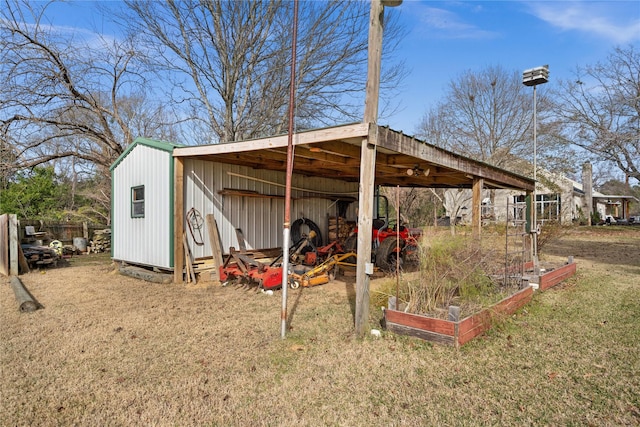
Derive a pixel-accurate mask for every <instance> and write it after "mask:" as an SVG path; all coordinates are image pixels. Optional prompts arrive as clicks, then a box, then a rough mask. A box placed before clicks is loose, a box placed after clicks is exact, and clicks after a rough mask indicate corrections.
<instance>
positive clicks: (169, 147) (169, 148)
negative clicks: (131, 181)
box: [109, 137, 183, 171]
mask: <svg viewBox="0 0 640 427" xmlns="http://www.w3.org/2000/svg"><path fill="white" fill-rule="evenodd" d="M137 145H145V146H147V147H152V148H156V149H158V150H162V151H166V152H168V153H170V154H171V153H172V152H173V149H174V148H176V147H183V145H181V144H174V143H173V142H166V141H159V140H156V139H149V138H142V137H139V138H136V139H135V140H134V141H133V142H132V143H131V144H130V145H129V146H128V147H127V148H126V150H124V151H123V152H122V154H120V155H119V156H118V158H117V159H116V160H115V161H114V162H113V164H112V165H111V166H110V167H109V170H110V171H113V170H114V169H115V168H116V167H118V165H119V164H120V163H122V160H124V158H125V157H127V155H129V153H130V152H131V150H133V149H134V148H135V147H136V146H137Z"/></svg>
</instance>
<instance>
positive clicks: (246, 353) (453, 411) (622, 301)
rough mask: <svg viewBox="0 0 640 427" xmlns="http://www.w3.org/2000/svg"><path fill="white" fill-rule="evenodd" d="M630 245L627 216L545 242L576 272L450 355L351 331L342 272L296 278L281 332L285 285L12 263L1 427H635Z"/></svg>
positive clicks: (639, 383)
mask: <svg viewBox="0 0 640 427" xmlns="http://www.w3.org/2000/svg"><path fill="white" fill-rule="evenodd" d="M603 228H607V229H608V230H604V231H603V230H602V229H603ZM620 228H622V227H620ZM556 248H557V249H556ZM603 248H613V250H614V251H620V250H624V251H626V252H625V253H624V254H621V253H619V252H614V253H612V254H611V255H610V256H609V255H606V254H604V255H603ZM638 248H640V229H635V228H631V227H628V228H626V229H624V230H621V231H619V230H616V229H614V227H602V228H597V229H596V228H591V229H589V231H586V229H577V230H575V231H572V232H570V233H569V234H567V235H566V236H563V238H562V239H560V240H559V241H558V242H557V243H549V246H547V247H545V251H548V252H547V253H543V254H541V255H542V256H543V257H548V258H550V259H552V258H554V257H565V258H566V256H567V255H575V256H576V261H577V263H578V274H577V275H576V276H574V277H573V278H571V279H570V280H568V281H567V282H565V283H564V284H562V285H560V286H559V287H557V288H554V289H552V290H549V291H547V292H544V293H537V294H536V295H535V298H534V300H533V302H532V303H531V304H530V305H529V306H527V307H526V308H525V309H524V310H521V311H520V312H519V313H518V314H516V315H514V316H511V317H509V318H508V319H505V321H504V322H503V323H501V324H499V325H497V327H496V328H495V329H493V330H492V331H490V332H489V333H488V334H487V335H486V336H484V337H482V338H480V339H476V340H474V341H473V342H471V343H470V344H467V345H465V346H464V347H462V348H461V349H460V350H455V349H453V348H450V347H443V346H438V345H432V344H429V343H426V342H424V341H420V340H416V339H412V338H407V337H401V336H395V335H393V334H390V333H383V336H382V338H380V339H373V338H371V337H366V338H365V339H363V340H358V339H356V338H355V337H354V336H353V287H352V285H349V284H342V283H332V284H330V285H328V286H319V287H315V288H302V289H298V290H296V291H290V292H289V296H290V298H289V308H290V310H292V311H293V312H292V313H291V314H290V320H291V330H290V331H289V333H288V336H287V339H285V340H281V339H280V338H279V332H280V329H279V328H280V304H281V300H280V293H276V294H275V295H274V296H267V295H264V294H256V293H255V292H254V291H253V290H245V289H242V288H235V287H225V288H222V287H209V288H205V287H186V286H183V285H159V284H152V283H146V282H142V281H138V280H135V279H131V278H128V277H123V276H120V275H117V274H113V273H112V272H111V268H110V265H109V264H108V262H105V261H104V260H103V261H96V262H84V261H83V262H82V263H80V262H79V263H77V264H75V265H74V263H73V262H72V263H71V266H70V267H65V268H58V269H52V270H47V271H46V273H44V274H41V273H31V274H28V275H24V276H22V277H21V279H22V281H23V283H24V284H25V285H26V286H27V288H28V289H29V290H30V291H31V292H32V293H33V294H34V295H35V296H36V298H38V300H39V302H40V303H42V304H43V305H44V307H45V308H44V309H42V310H38V311H36V312H34V313H28V314H27V313H19V312H18V310H17V303H16V302H15V299H14V297H13V294H12V291H11V288H10V286H8V280H6V279H2V282H1V285H0V374H1V375H0V390H1V392H0V393H1V394H2V396H1V399H0V413H1V414H2V416H1V417H0V425H3V426H5V425H6V426H13V425H105V426H107V425H117V426H121V425H127V426H129V425H145V426H147V425H156V426H174V425H180V426H191V425H193V426H196V425H198V426H201V425H210V426H218V425H220V426H223V425H224V426H231V425H239V426H246V425H252V426H253V425H255V426H287V425H296V426H298V425H301V426H305V425H306V426H317V425H347V426H355V425H411V426H414V425H462V426H464V425H594V426H603V425H604V426H607V425H611V426H618V425H640V397H639V396H640V376H639V375H638V372H640V354H639V353H640V352H638V350H637V348H638V347H637V346H638V344H637V343H638V342H640V326H639V325H638V319H637V313H640V252H639V250H638ZM569 251H571V252H569ZM579 254H580V255H579ZM78 261H80V260H78ZM379 318H380V311H379V308H373V307H372V313H371V325H372V327H375V326H376V322H377V321H378V320H379Z"/></svg>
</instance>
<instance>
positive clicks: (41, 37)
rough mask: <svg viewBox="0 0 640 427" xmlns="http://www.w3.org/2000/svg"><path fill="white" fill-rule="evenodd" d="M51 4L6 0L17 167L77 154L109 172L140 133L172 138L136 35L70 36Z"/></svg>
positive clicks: (8, 92) (6, 104)
mask: <svg viewBox="0 0 640 427" xmlns="http://www.w3.org/2000/svg"><path fill="white" fill-rule="evenodd" d="M46 7H47V4H39V3H34V2H28V1H25V2H20V1H19V0H15V1H13V0H5V1H4V2H3V6H2V12H0V14H1V15H0V55H1V57H2V68H1V69H0V79H1V80H2V81H3V82H5V84H3V85H2V86H0V138H1V140H2V144H3V145H4V144H8V145H11V146H12V147H13V151H12V152H13V165H12V166H13V167H14V168H18V169H19V168H26V167H33V166H35V165H38V164H41V163H46V162H50V161H53V160H56V159H61V158H69V157H75V158H77V159H78V160H79V161H80V162H87V163H89V164H90V165H92V167H93V168H94V171H96V172H99V173H103V174H105V175H106V176H108V167H109V166H110V165H111V163H112V162H113V161H114V160H115V159H116V158H117V157H118V155H120V154H121V153H122V152H123V151H124V149H125V148H126V147H127V145H129V144H130V143H131V142H132V140H133V139H134V138H135V137H136V136H139V135H141V134H140V132H143V134H142V136H148V137H153V136H167V135H170V132H167V130H168V127H167V123H166V116H167V115H166V114H165V112H164V111H163V110H162V109H161V108H154V107H153V104H152V103H150V102H149V101H148V100H147V99H146V97H145V95H144V94H145V90H146V89H147V87H145V86H147V81H146V79H145V78H144V75H143V74H141V73H140V72H139V70H140V68H139V65H140V64H139V59H140V54H139V52H137V51H136V49H135V45H134V43H133V40H132V39H126V40H124V41H118V40H107V39H105V38H102V39H100V40H97V41H96V40H91V41H88V40H82V38H81V37H80V38H78V36H77V35H75V36H73V35H69V34H64V33H62V32H59V31H58V30H57V29H56V27H54V26H52V25H49V24H47V23H46ZM90 42H91V43H90ZM141 117H144V120H141V119H140V118H141ZM3 152H4V150H3ZM3 163H4V162H3Z"/></svg>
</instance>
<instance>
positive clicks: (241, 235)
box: [236, 228, 247, 252]
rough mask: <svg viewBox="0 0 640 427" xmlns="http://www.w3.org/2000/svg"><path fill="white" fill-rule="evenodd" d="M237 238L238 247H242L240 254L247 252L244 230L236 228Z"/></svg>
mask: <svg viewBox="0 0 640 427" xmlns="http://www.w3.org/2000/svg"><path fill="white" fill-rule="evenodd" d="M236 237H237V238H238V246H240V252H246V251H247V245H246V243H245V241H244V233H243V232H242V228H236Z"/></svg>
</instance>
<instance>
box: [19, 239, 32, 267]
mask: <svg viewBox="0 0 640 427" xmlns="http://www.w3.org/2000/svg"><path fill="white" fill-rule="evenodd" d="M18 265H19V267H20V270H21V273H22V274H25V273H29V272H30V271H31V270H29V263H28V262H27V259H26V258H25V256H24V252H22V246H21V245H18Z"/></svg>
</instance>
